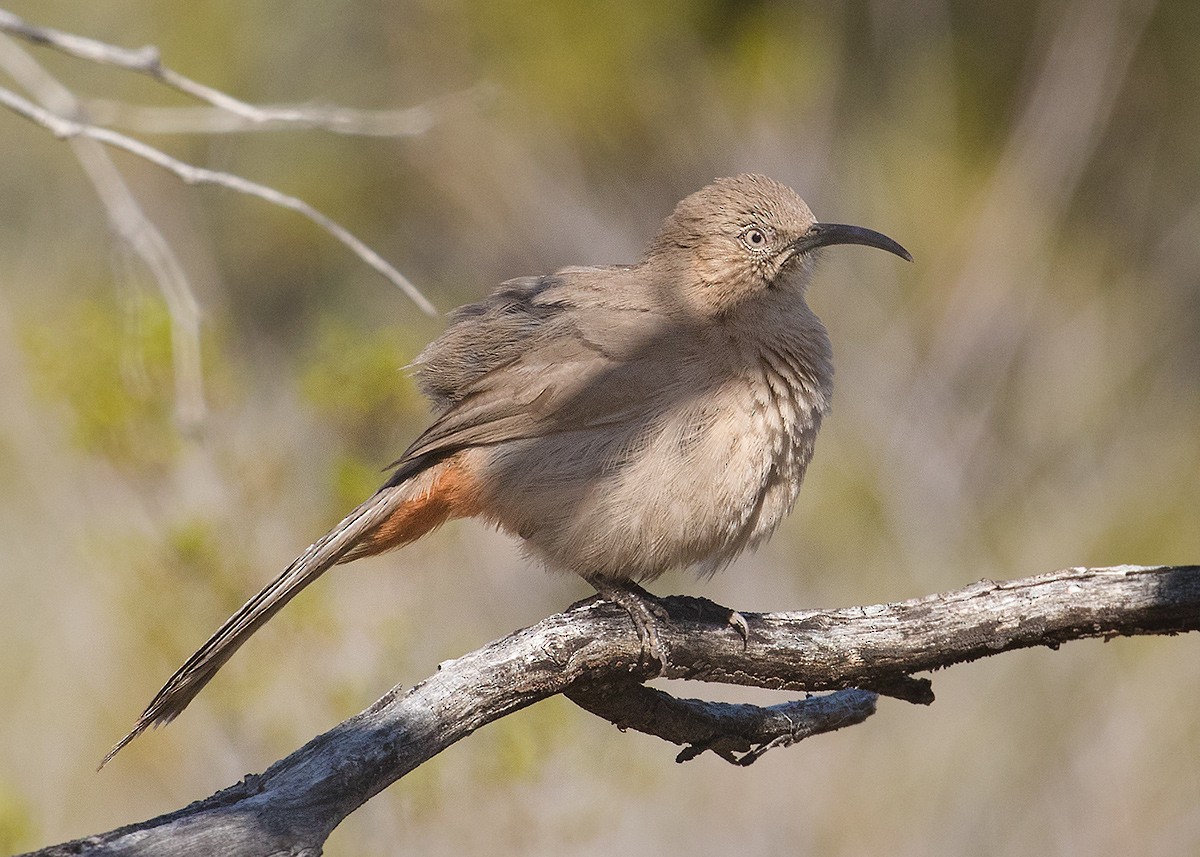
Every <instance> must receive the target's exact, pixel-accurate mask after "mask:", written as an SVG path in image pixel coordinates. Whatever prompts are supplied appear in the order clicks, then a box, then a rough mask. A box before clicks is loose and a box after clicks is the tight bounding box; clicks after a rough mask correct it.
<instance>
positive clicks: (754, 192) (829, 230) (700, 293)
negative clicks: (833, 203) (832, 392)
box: [643, 175, 912, 317]
mask: <svg viewBox="0 0 1200 857" xmlns="http://www.w3.org/2000/svg"><path fill="white" fill-rule="evenodd" d="M832 244H864V245H866V246H868V247H876V248H878V249H880V250H887V251H888V252H890V253H895V254H896V255H897V256H900V257H901V258H904V259H907V260H909V261H912V257H911V256H910V255H909V254H908V251H907V250H905V249H904V248H903V247H901V246H900V245H899V244H897V243H896V242H895V241H893V240H892V239H891V238H888V237H887V236H886V235H883V234H881V233H879V232H875V231H874V230H871V229H865V228H863V227H861V226H847V225H845V224H840V223H820V222H818V221H817V220H816V218H815V217H813V213H812V211H810V210H809V208H808V206H807V205H806V204H805V203H804V200H802V199H801V198H800V197H799V196H798V195H797V194H796V192H795V191H794V190H792V189H791V188H789V187H787V186H786V185H782V184H780V183H779V182H777V181H775V180H773V179H770V178H767V177H766V176H760V175H740V176H735V177H733V178H724V179H717V180H716V181H715V182H713V183H712V184H710V185H708V186H707V187H704V188H702V189H700V190H698V191H696V192H695V193H693V194H692V195H690V196H688V197H686V198H685V199H683V200H682V201H681V202H680V203H679V204H678V205H677V206H676V207H675V210H674V211H673V212H672V213H671V215H670V216H669V217H668V218H667V219H666V220H665V221H664V222H663V225H662V228H661V229H660V230H659V232H658V234H657V235H656V236H655V237H654V239H653V240H652V241H651V242H650V245H649V247H648V248H647V250H646V255H645V257H644V258H643V264H650V265H657V266H666V267H667V268H668V269H670V270H671V271H672V272H673V273H674V274H675V277H673V278H672V279H674V281H675V282H676V283H678V284H680V285H681V286H682V287H683V288H684V289H685V290H686V291H687V292H689V293H688V294H684V295H680V296H679V297H682V298H683V299H684V300H685V302H686V304H687V305H688V306H689V307H690V308H692V309H697V310H699V311H700V312H702V313H703V314H705V315H709V316H712V317H717V316H722V315H725V314H727V313H729V312H730V311H732V310H733V309H734V308H736V307H737V306H738V305H740V304H741V303H742V302H743V301H745V300H747V299H750V298H753V297H754V296H755V295H761V294H764V293H767V292H769V291H771V290H785V291H791V292H796V293H798V294H802V293H803V291H804V289H805V288H806V287H807V285H808V281H809V278H810V277H811V276H812V271H813V264H814V260H815V257H816V253H817V251H818V250H820V248H822V247H827V246H829V245H832Z"/></svg>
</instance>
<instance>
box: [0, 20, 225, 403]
mask: <svg viewBox="0 0 1200 857" xmlns="http://www.w3.org/2000/svg"><path fill="white" fill-rule="evenodd" d="M2 14H3V10H0V15H2ZM0 68H3V69H4V70H5V71H6V72H8V74H9V76H10V77H12V78H13V79H14V80H16V81H17V82H18V83H19V84H21V86H23V87H24V88H25V90H26V91H27V92H29V93H30V94H32V95H33V96H34V97H35V98H37V100H38V101H40V102H41V103H42V106H43V107H45V108H46V109H48V110H50V111H52V112H53V113H55V114H57V115H60V116H75V115H79V114H80V112H81V108H80V104H79V102H78V100H76V98H75V95H74V94H73V93H72V92H71V90H69V89H68V88H67V87H65V86H63V85H62V84H61V83H59V81H58V80H57V79H55V78H54V77H53V76H52V75H51V74H50V73H49V72H47V71H46V70H45V69H44V68H43V67H42V66H41V65H40V64H39V63H37V62H36V61H34V59H33V57H31V56H30V55H29V54H28V53H27V52H26V51H24V50H22V49H21V48H20V47H19V46H18V45H17V44H16V42H14V41H13V40H12V39H8V38H5V37H3V36H0ZM70 143H71V149H72V151H74V153H75V158H76V160H78V161H79V165H80V167H82V168H83V172H84V174H85V175H86V176H87V177H88V179H89V181H91V183H92V187H93V188H95V190H96V195H97V196H98V197H99V198H100V201H101V203H102V204H103V205H104V210H105V212H106V213H107V214H108V221H109V223H110V225H111V226H112V229H113V231H114V232H116V233H117V235H119V236H120V237H121V239H122V240H124V241H125V243H126V244H127V245H128V247H129V248H130V249H131V250H132V251H133V252H134V254H136V255H137V257H138V258H139V259H141V260H142V263H143V264H144V265H145V266H146V268H147V270H149V271H150V274H151V276H153V277H154V281H155V282H156V283H157V284H158V288H159V291H160V292H161V294H162V296H163V300H164V302H165V303H166V305H167V311H168V314H169V315H170V318H171V351H172V356H173V361H172V362H173V364H174V368H175V412H176V416H177V417H178V419H179V422H180V424H181V425H183V426H189V427H190V426H196V425H198V424H199V423H200V422H202V421H203V419H204V416H205V412H206V406H205V403H204V374H203V371H202V369H201V361H200V305H199V302H198V301H197V300H196V297H195V295H194V294H193V293H192V288H191V285H190V284H189V283H188V279H187V276H186V275H185V274H184V272H183V266H182V265H181V264H180V263H179V259H178V258H177V257H176V256H175V253H174V251H173V250H171V245H170V244H168V243H167V240H166V238H164V237H163V235H162V233H161V232H160V231H159V230H158V227H157V226H155V225H154V223H153V222H152V221H151V220H150V219H149V218H148V217H146V214H145V212H143V211H142V207H141V206H140V205H139V204H138V201H137V199H136V198H135V197H134V195H133V192H132V191H131V190H130V189H129V186H128V185H127V184H126V183H125V179H124V178H123V177H122V176H121V173H120V171H119V170H118V169H117V167H116V165H115V164H114V163H113V162H112V159H111V158H110V157H109V156H108V152H107V151H105V149H104V147H103V146H101V145H100V144H99V143H98V142H96V141H94V140H88V139H86V138H84V137H74V138H72V139H71V141H70Z"/></svg>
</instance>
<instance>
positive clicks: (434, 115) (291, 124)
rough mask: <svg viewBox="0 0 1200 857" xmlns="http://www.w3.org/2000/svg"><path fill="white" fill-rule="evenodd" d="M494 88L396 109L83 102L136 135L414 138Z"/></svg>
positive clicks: (94, 114)
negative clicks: (248, 111) (240, 109)
mask: <svg viewBox="0 0 1200 857" xmlns="http://www.w3.org/2000/svg"><path fill="white" fill-rule="evenodd" d="M495 92H496V87H495V86H493V85H491V84H487V83H480V84H477V85H475V86H472V87H470V88H468V89H465V90H463V91H461V92H456V93H451V94H450V95H446V96H443V97H441V98H437V99H434V100H432V101H428V102H426V103H424V104H419V105H417V106H415V107H405V108H402V109H398V110H361V109H358V108H354V107H338V106H333V105H320V104H264V105H254V106H253V109H254V111H255V113H254V115H253V116H247V115H244V114H242V113H229V112H228V111H226V110H224V109H222V108H219V107H200V106H193V107H158V106H147V105H142V104H128V103H126V102H123V101H113V100H110V99H103V98H97V99H89V100H88V101H86V102H85V104H84V107H85V109H86V110H87V114H88V116H89V117H90V118H91V121H92V122H93V123H94V124H96V125H105V126H108V127H113V128H123V129H125V130H127V131H137V132H138V133H141V134H246V133H256V132H263V131H294V130H297V129H300V130H305V129H314V130H320V131H328V132H330V133H333V134H345V135H349V136H357V137H416V136H420V135H421V134H424V133H425V132H427V131H428V130H429V129H430V128H432V127H433V126H434V125H435V124H436V123H437V122H438V120H439V119H440V118H442V117H443V116H444V115H445V114H447V113H449V112H450V111H452V110H454V109H455V108H457V107H460V106H466V105H478V104H479V103H481V102H483V101H486V100H488V99H490V98H492V97H493V96H494V94H495Z"/></svg>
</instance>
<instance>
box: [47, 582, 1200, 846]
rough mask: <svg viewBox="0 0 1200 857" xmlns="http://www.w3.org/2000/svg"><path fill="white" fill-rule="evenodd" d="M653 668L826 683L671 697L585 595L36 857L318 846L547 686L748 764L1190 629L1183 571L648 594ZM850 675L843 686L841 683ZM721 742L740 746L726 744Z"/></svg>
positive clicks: (1198, 593) (607, 612) (627, 630)
mask: <svg viewBox="0 0 1200 857" xmlns="http://www.w3.org/2000/svg"><path fill="white" fill-rule="evenodd" d="M662 605H663V607H664V608H665V610H666V614H667V616H668V618H667V619H666V620H664V621H662V622H661V625H660V627H659V628H658V629H657V630H658V642H659V646H660V648H661V650H662V654H663V661H664V667H663V671H662V675H663V676H665V677H667V678H674V679H699V680H704V681H710V682H723V683H726V684H740V685H753V686H757V687H766V688H776V689H783V690H791V691H806V692H807V691H825V690H832V691H836V692H835V693H833V694H830V695H828V696H824V697H818V698H810V699H804V700H800V701H797V702H790V703H785V704H783V705H778V706H771V707H767V708H761V707H757V706H747V705H728V704H722V703H709V702H702V701H699V700H680V699H675V698H673V697H671V696H669V695H667V694H665V693H662V692H661V691H657V690H653V689H650V688H646V687H643V686H642V682H644V681H646V680H648V679H650V678H653V677H654V676H653V675H651V674H650V671H649V667H648V666H646V665H645V664H646V659H645V658H643V657H642V654H643V653H642V652H641V650H640V645H639V643H638V638H637V634H636V633H635V632H634V629H633V626H632V624H631V622H630V618H629V616H628V614H627V613H626V612H625V611H624V610H623V609H621V608H619V607H616V606H615V605H613V604H611V603H609V602H606V601H601V600H599V599H596V598H593V599H590V600H588V601H584V602H580V603H579V604H576V605H573V606H572V607H570V608H568V609H567V610H566V611H564V612H563V613H559V614H557V615H554V616H550V617H549V618H547V619H544V620H542V621H541V622H539V623H537V624H536V625H533V626H532V627H529V628H525V629H523V630H520V631H517V632H515V633H513V634H510V635H509V636H507V637H505V638H503V639H500V640H497V641H495V642H492V643H489V644H488V645H486V646H484V647H483V648H481V649H479V650H477V651H475V652H472V653H470V654H467V655H464V656H463V657H461V658H458V659H456V660H452V661H447V662H446V663H443V664H441V665H440V666H439V667H438V671H437V672H436V673H435V674H434V675H432V676H431V677H429V678H428V679H426V680H425V681H423V682H421V683H420V684H418V685H417V686H416V687H414V688H412V689H410V690H408V691H403V690H402V689H401V688H399V687H397V688H394V689H393V690H392V691H390V692H389V693H388V694H387V695H385V696H384V697H383V698H382V699H380V700H379V701H378V702H376V703H375V704H374V705H372V706H371V707H370V708H368V709H367V710H365V711H363V712H362V713H361V714H358V715H356V716H355V717H352V718H350V719H349V720H346V721H345V722H343V723H341V724H339V725H338V726H335V727H334V728H333V729H331V730H329V731H328V732H326V733H325V734H323V735H320V736H318V737H316V738H314V739H313V740H312V741H310V742H309V743H308V744H306V745H305V746H304V747H301V748H300V749H299V750H297V751H296V752H294V753H293V754H292V755H290V756H288V757H287V758H285V759H282V760H280V761H279V762H276V763H275V764H274V765H272V766H271V767H270V768H269V769H267V770H266V771H265V772H264V773H262V774H261V775H255V776H249V777H247V778H245V779H244V780H242V781H241V782H239V783H237V784H235V785H233V786H230V787H229V788H226V789H224V790H222V791H220V792H217V793H216V794H214V795H213V796H211V797H209V798H207V799H206V800H203V801H199V802H197V803H194V804H192V805H190V806H188V807H185V808H183V809H180V810H178V811H176V812H172V813H169V814H167V815H163V816H160V817H158V818H154V819H151V820H149V821H145V822H142V823H139V824H134V825H130V826H128V827H123V828H119V829H117V830H113V831H110V832H108V833H104V834H100V835H97V836H93V837H88V838H86V839H80V840H76V841H73V842H69V843H65V844H62V845H57V846H51V847H49V848H46V849H44V850H42V851H39V852H35V853H36V854H40V855H66V854H72V855H79V854H88V855H118V854H120V855H134V854H147V853H154V854H172V855H176V854H178V855H190V854H211V853H221V854H228V855H264V854H276V853H288V854H319V853H320V851H321V846H322V843H323V842H324V841H325V838H326V837H327V836H328V835H329V833H330V832H331V831H332V830H333V829H334V828H335V827H336V826H337V825H338V824H339V823H340V822H341V821H342V819H344V818H345V817H346V816H348V815H349V814H350V813H351V812H353V811H354V810H355V809H357V808H358V807H359V806H361V805H362V804H363V803H365V802H366V801H367V800H369V799H370V798H371V797H372V796H374V795H375V794H377V793H379V792H380V791H382V790H383V789H384V788H386V787H387V786H388V785H390V784H391V783H393V782H395V781H396V780H398V779H400V778H401V777H403V776H404V775H405V774H406V773H408V772H409V771H411V770H413V769H414V768H416V767H417V766H419V765H420V764H422V763H423V762H425V761H427V760H428V759H431V758H432V757H434V756H436V755H437V754H438V753H440V752H441V751H442V750H444V749H445V748H447V747H449V746H450V745H451V744H453V743H454V742H456V741H458V740H460V739H462V738H465V737H466V736H468V735H470V734H471V733H472V732H474V731H475V730H476V729H478V728H479V727H481V726H483V725H485V724H487V723H490V722H491V721H493V720H497V719H499V718H501V717H504V716H506V715H508V714H511V713H513V712H515V711H518V710H520V709H522V708H524V707H525V706H527V705H530V704H532V703H534V702H537V701H539V700H541V699H545V698H547V697H549V696H553V695H555V694H558V693H564V694H566V695H567V696H568V697H569V698H570V699H572V700H573V701H574V702H576V703H577V704H579V705H581V706H582V707H584V708H586V709H587V710H589V711H592V712H594V713H596V714H598V715H600V716H602V717H604V718H606V719H608V720H610V721H611V722H613V723H615V724H616V725H618V726H619V727H621V728H623V729H624V728H631V729H636V730H639V731H642V732H646V733H649V734H653V735H658V736H659V737H662V738H663V739H665V740H667V741H671V742H673V743H677V744H683V745H686V746H685V749H684V751H683V752H682V753H680V754H679V756H678V757H677V759H678V760H679V761H686V760H687V759H690V758H694V757H695V756H696V755H699V754H700V753H703V752H705V751H707V750H711V751H713V752H715V753H717V754H719V755H720V756H722V757H723V758H726V759H728V760H729V761H731V762H735V763H738V764H749V763H750V762H752V761H754V759H756V758H758V757H759V756H760V755H762V753H764V752H766V751H767V750H769V749H771V748H773V747H777V746H786V745H788V744H791V743H795V742H796V741H798V740H801V739H802V738H804V737H807V736H808V735H811V734H817V733H819V732H826V731H831V730H833V729H838V728H841V727H843V726H848V725H852V724H854V723H859V722H862V720H864V719H866V718H867V717H868V716H870V714H872V713H873V712H874V707H875V700H876V693H883V694H886V695H892V696H898V697H900V698H903V699H907V700H909V701H913V702H919V703H926V704H927V703H929V702H932V700H933V695H932V691H931V688H930V683H929V681H928V680H927V679H923V678H922V679H916V678H913V673H918V672H925V671H928V670H934V669H939V668H942V667H948V666H952V665H954V664H958V663H964V662H967V661H972V660H975V659H977V658H982V657H987V656H989V655H995V654H999V653H1000V652H1005V651H1010V650H1012V649H1020V648H1029V647H1032V646H1049V647H1050V648H1057V647H1058V646H1059V645H1060V644H1062V643H1064V642H1067V641H1069V640H1076V639H1084V638H1090V637H1101V638H1105V639H1109V638H1112V637H1118V636H1134V635H1142V634H1177V633H1182V632H1184V631H1194V630H1200V566H1155V567H1142V566H1121V567H1116V568H1072V569H1066V570H1063V571H1057V572H1053V573H1050V574H1045V575H1040V576H1037V577H1031V578H1025V579H1021V580H1014V581H1008V582H1003V583H995V582H992V581H981V582H980V583H977V584H974V585H972V586H969V587H966V588H965V589H961V590H957V591H954V592H949V593H944V594H941V595H933V596H927V597H924V598H917V599H913V600H910V601H902V602H898V603H895V604H882V605H875V606H871V607H851V608H845V609H840V610H808V611H799V612H790V613H765V614H755V613H743V614H741V615H742V617H743V618H744V619H745V621H746V630H747V635H746V638H745V639H744V640H743V638H742V636H741V634H740V632H739V631H738V630H737V629H735V628H734V627H733V626H732V625H731V624H730V623H729V617H730V611H729V610H727V609H726V608H721V607H719V606H717V605H715V604H713V603H712V602H710V601H707V600H704V599H695V598H686V597H672V598H666V599H663V600H662ZM856 688H857V689H856ZM738 753H742V754H743V755H741V756H738V755H737V754H738Z"/></svg>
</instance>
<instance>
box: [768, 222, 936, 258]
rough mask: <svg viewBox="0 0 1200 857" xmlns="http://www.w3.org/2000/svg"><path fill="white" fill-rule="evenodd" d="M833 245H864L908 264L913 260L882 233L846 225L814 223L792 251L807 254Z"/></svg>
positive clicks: (795, 243) (793, 246) (794, 244)
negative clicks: (890, 254) (893, 254)
mask: <svg viewBox="0 0 1200 857" xmlns="http://www.w3.org/2000/svg"><path fill="white" fill-rule="evenodd" d="M831 244H862V245H864V246H866V247H875V248H876V249H879V250H887V251H888V252H889V253H895V254H896V255H897V256H899V257H900V258H901V259H904V260H906V261H908V262H911V261H912V260H913V258H912V255H911V254H910V253H909V252H908V251H907V250H905V249H904V248H903V247H901V246H900V245H899V244H897V243H896V242H895V241H893V240H892V239H891V238H888V237H887V236H886V235H884V234H883V233H882V232H876V231H875V230H874V229H867V228H865V227H862V226H848V225H847V224H845V223H814V224H813V225H812V226H810V227H809V228H808V231H807V232H805V233H804V234H803V235H801V236H800V237H799V238H797V239H796V240H795V241H794V242H793V243H792V250H793V252H795V253H807V252H808V251H810V250H815V249H817V248H818V247H828V246H829V245H831Z"/></svg>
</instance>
